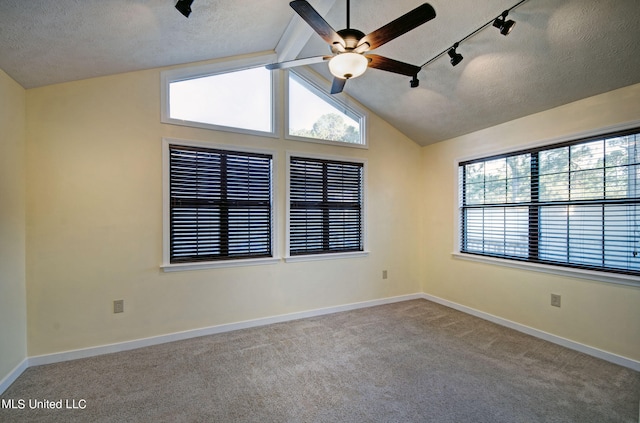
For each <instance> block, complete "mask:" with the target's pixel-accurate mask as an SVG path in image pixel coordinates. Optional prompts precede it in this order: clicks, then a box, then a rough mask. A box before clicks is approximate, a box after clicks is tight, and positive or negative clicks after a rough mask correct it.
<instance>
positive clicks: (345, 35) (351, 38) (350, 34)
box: [331, 28, 365, 53]
mask: <svg viewBox="0 0 640 423" xmlns="http://www.w3.org/2000/svg"><path fill="white" fill-rule="evenodd" d="M338 35H339V36H341V37H342V39H343V40H344V44H345V45H344V50H347V51H349V50H353V49H355V48H356V47H357V46H358V42H359V41H360V40H361V39H362V38H363V37H364V35H365V34H364V32H362V31H358V30H357V29H351V28H347V29H341V30H340V31H338ZM334 45H335V43H334ZM338 48H339V47H338ZM331 50H332V51H334V47H331ZM334 53H336V52H335V51H334Z"/></svg>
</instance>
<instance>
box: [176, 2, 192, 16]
mask: <svg viewBox="0 0 640 423" xmlns="http://www.w3.org/2000/svg"><path fill="white" fill-rule="evenodd" d="M192 3H193V0H178V2H177V3H176V9H178V11H179V12H180V13H182V14H183V15H184V17H185V18H188V17H189V15H190V14H191V4H192Z"/></svg>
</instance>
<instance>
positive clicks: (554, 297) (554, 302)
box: [551, 294, 562, 307]
mask: <svg viewBox="0 0 640 423" xmlns="http://www.w3.org/2000/svg"><path fill="white" fill-rule="evenodd" d="M561 299H562V297H561V296H560V295H558V294H551V305H552V306H554V307H560V303H561V301H560V300H561Z"/></svg>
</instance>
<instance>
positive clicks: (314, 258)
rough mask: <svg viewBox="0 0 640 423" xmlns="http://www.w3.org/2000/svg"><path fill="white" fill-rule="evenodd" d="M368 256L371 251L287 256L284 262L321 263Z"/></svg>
mask: <svg viewBox="0 0 640 423" xmlns="http://www.w3.org/2000/svg"><path fill="white" fill-rule="evenodd" d="M368 255H369V251H354V252H350V253H329V254H308V255H300V256H287V257H285V258H284V261H286V262H287V263H296V262H300V261H320V260H333V259H346V258H356V257H367V256H368Z"/></svg>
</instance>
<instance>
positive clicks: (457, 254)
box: [451, 120, 640, 287]
mask: <svg viewBox="0 0 640 423" xmlns="http://www.w3.org/2000/svg"><path fill="white" fill-rule="evenodd" d="M634 129H637V130H638V131H639V132H640V120H636V121H631V122H625V123H622V124H618V125H611V126H607V127H602V128H598V129H592V130H588V131H583V132H578V133H573V134H570V135H566V136H562V137H558V138H552V139H546V140H542V141H538V142H535V143H530V144H526V145H522V146H519V147H517V148H510V149H502V150H488V151H485V152H482V153H478V154H476V155H473V156H467V157H458V158H455V159H454V166H453V172H454V181H455V187H454V189H455V195H454V199H453V200H454V211H455V212H454V219H455V220H454V225H453V227H454V234H453V235H454V239H453V240H454V242H453V245H454V251H453V252H452V253H451V255H452V257H453V258H456V259H462V260H469V261H473V262H479V263H489V264H494V265H500V266H504V267H509V268H516V269H523V270H530V271H538V272H543V273H547V274H553V275H559V276H568V277H577V278H582V279H589V280H595V281H599V282H607V283H615V284H621V285H628V286H635V287H637V286H639V285H640V277H638V276H635V275H630V274H625V273H615V272H610V271H606V270H591V269H580V268H577V267H565V266H562V265H555V264H546V263H535V262H529V261H524V260H518V259H510V258H502V257H496V256H487V255H480V254H474V253H466V252H462V251H461V248H462V227H461V225H462V216H461V211H462V207H461V203H460V197H459V196H460V183H461V181H460V175H459V173H460V172H459V167H460V164H461V163H464V162H471V161H476V160H478V161H479V160H482V159H487V160H488V159H492V158H498V157H499V156H508V155H512V154H515V153H519V152H522V153H524V152H527V151H530V150H544V149H546V148H547V147H548V148H552V147H556V146H560V145H561V144H571V143H574V142H576V141H587V140H589V139H592V140H597V139H599V138H600V139H606V137H608V136H609V135H615V133H618V132H624V131H629V130H634Z"/></svg>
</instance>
